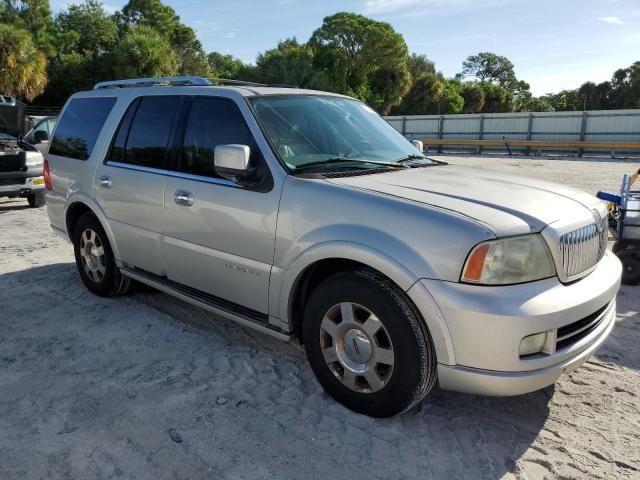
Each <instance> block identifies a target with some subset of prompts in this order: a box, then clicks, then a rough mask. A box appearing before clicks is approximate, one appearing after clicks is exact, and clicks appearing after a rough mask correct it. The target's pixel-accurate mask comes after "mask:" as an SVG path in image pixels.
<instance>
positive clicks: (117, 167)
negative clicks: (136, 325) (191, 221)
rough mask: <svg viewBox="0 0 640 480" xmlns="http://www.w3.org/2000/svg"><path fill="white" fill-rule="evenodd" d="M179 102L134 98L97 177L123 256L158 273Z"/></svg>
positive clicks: (100, 199) (164, 98)
mask: <svg viewBox="0 0 640 480" xmlns="http://www.w3.org/2000/svg"><path fill="white" fill-rule="evenodd" d="M182 102H183V98H182V97H179V96H145V97H138V98H137V99H135V100H134V101H133V102H132V103H131V104H130V106H129V107H128V109H127V111H126V113H125V115H124V116H123V118H122V121H121V122H120V125H119V127H118V129H117V130H116V133H115V135H114V138H113V141H112V145H111V148H110V149H109V152H108V154H107V157H106V159H105V162H104V163H103V164H100V165H99V167H98V169H97V171H96V175H95V184H94V189H95V190H94V191H95V197H96V199H97V200H98V202H99V203H100V204H101V205H102V207H103V209H104V210H105V213H106V215H107V217H108V218H109V221H110V223H111V228H112V229H113V232H114V235H115V237H116V238H117V242H118V249H119V251H120V257H121V260H122V261H123V262H124V263H125V264H127V265H128V266H130V267H135V268H139V269H142V270H145V271H148V272H151V273H154V274H156V275H165V274H166V270H165V262H164V257H163V255H162V234H161V219H162V215H163V193H164V178H165V177H164V175H165V173H166V161H167V155H168V146H169V144H170V142H171V140H172V132H173V129H174V124H175V120H176V118H177V116H178V114H179V110H180V108H181V105H182Z"/></svg>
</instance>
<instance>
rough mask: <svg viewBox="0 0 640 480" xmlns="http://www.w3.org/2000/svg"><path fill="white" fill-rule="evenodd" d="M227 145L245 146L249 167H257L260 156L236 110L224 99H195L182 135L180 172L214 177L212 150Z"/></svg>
mask: <svg viewBox="0 0 640 480" xmlns="http://www.w3.org/2000/svg"><path fill="white" fill-rule="evenodd" d="M227 144H240V145H248V146H249V148H250V149H251V158H250V164H251V165H254V166H255V165H256V164H257V162H258V157H259V155H260V152H259V150H258V147H257V145H256V144H255V141H254V139H253V135H252V134H251V131H250V130H249V127H248V126H247V124H246V122H245V121H244V118H243V117H242V113H241V112H240V109H239V108H238V106H237V105H236V104H235V103H234V102H233V101H232V100H228V99H224V98H206V97H199V98H196V99H194V100H193V104H192V105H191V111H190V113H189V119H188V121H187V125H186V128H185V132H184V142H183V148H182V157H181V161H180V166H179V170H180V171H181V172H183V173H189V174H192V175H201V176H206V177H217V176H218V175H217V174H216V172H215V165H214V158H213V156H214V150H215V147H216V146H217V145H227Z"/></svg>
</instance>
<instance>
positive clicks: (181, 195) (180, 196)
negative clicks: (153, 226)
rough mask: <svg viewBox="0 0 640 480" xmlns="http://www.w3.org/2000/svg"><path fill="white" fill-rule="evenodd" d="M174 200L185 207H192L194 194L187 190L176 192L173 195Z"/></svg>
mask: <svg viewBox="0 0 640 480" xmlns="http://www.w3.org/2000/svg"><path fill="white" fill-rule="evenodd" d="M173 200H174V201H175V202H176V203H177V204H178V205H182V206H184V207H190V206H191V205H193V193H191V192H187V191H186V190H176V191H175V193H174V194H173Z"/></svg>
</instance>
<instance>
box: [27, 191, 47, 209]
mask: <svg viewBox="0 0 640 480" xmlns="http://www.w3.org/2000/svg"><path fill="white" fill-rule="evenodd" d="M27 202H28V203H29V206H30V207H31V208H40V207H43V206H44V202H45V194H44V192H38V193H31V194H29V195H27Z"/></svg>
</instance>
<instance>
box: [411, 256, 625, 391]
mask: <svg viewBox="0 0 640 480" xmlns="http://www.w3.org/2000/svg"><path fill="white" fill-rule="evenodd" d="M620 275H621V266H620V262H619V261H618V259H617V258H616V257H615V255H613V254H612V253H611V252H607V253H606V254H605V256H604V258H603V259H602V260H601V261H600V263H599V264H598V266H597V268H596V269H595V270H593V271H592V272H591V273H590V274H589V275H588V276H586V277H585V278H583V279H581V280H579V281H576V282H574V283H572V284H568V285H565V284H562V283H560V282H559V281H558V279H548V280H542V281H538V282H532V283H527V284H522V285H511V286H501V287H485V286H477V285H465V284H460V283H452V282H442V281H436V280H422V281H421V282H418V284H417V285H414V286H413V287H412V288H411V289H410V290H409V292H408V293H409V295H410V296H411V297H412V298H414V301H416V305H417V306H418V308H419V309H420V310H421V311H422V313H423V316H424V317H425V319H427V318H428V316H429V315H433V314H434V312H435V313H437V314H438V315H439V316H440V317H441V322H440V324H443V325H445V326H446V329H440V330H441V331H440V332H437V333H436V334H433V333H432V337H433V339H434V343H435V344H436V352H438V362H439V365H438V374H439V379H440V386H441V387H442V388H444V389H450V390H457V391H463V392H468V393H478V394H486V395H518V394H521V393H526V392H530V391H533V390H537V389H540V388H543V387H545V386H547V385H550V384H552V383H554V382H555V380H556V379H557V378H558V376H559V375H560V374H561V373H563V372H565V371H569V370H572V369H574V368H577V367H578V366H580V365H581V364H582V363H584V362H585V361H586V360H587V359H588V358H589V357H590V356H591V355H593V353H594V352H595V351H596V349H597V348H598V347H599V346H600V345H601V344H602V342H604V340H605V339H606V337H607V336H608V335H609V333H610V332H611V330H612V328H613V325H614V323H615V296H616V293H617V291H618V288H619V286H620ZM420 291H426V292H428V293H429V295H430V299H431V304H429V302H427V300H428V299H424V298H422V297H423V296H421V295H420V294H419V292H420ZM434 304H435V305H434ZM587 319H589V320H588V321H589V322H590V323H593V324H594V325H596V326H595V327H594V328H592V329H590V330H587V331H586V332H585V333H584V334H580V335H577V336H576V339H575V341H569V342H567V341H564V342H561V341H560V338H561V335H562V330H566V328H568V326H569V325H572V324H575V323H576V322H579V321H582V320H584V321H587ZM427 323H428V324H429V323H431V324H433V322H432V321H431V322H430V321H427ZM429 326H430V330H432V331H433V327H432V325H429ZM563 327H564V328H563ZM561 328H562V330H560V332H561V333H560V334H558V332H559V330H558V329H561ZM443 330H444V331H443ZM545 331H548V332H551V333H550V335H551V338H552V344H553V345H552V347H553V348H551V349H550V350H549V351H547V352H546V353H540V354H535V355H530V356H524V357H521V356H520V342H521V340H522V339H523V338H524V337H526V336H529V335H533V334H536V333H540V332H545ZM556 335H557V336H558V337H559V338H558V341H557V342H556V338H555V337H556ZM443 339H444V340H446V344H440V345H439V343H442V342H443ZM441 352H446V355H441Z"/></svg>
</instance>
